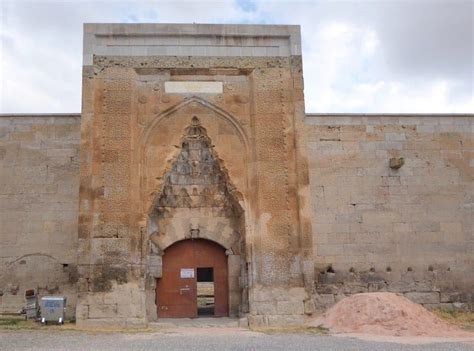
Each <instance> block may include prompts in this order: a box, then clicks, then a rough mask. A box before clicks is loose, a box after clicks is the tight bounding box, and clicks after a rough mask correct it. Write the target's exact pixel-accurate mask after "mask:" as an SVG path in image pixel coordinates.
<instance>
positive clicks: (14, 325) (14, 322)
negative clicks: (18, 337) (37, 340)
mask: <svg viewBox="0 0 474 351" xmlns="http://www.w3.org/2000/svg"><path fill="white" fill-rule="evenodd" d="M40 327H41V326H40V325H38V323H35V322H34V321H31V320H29V321H27V320H25V317H0V330H22V329H40Z"/></svg>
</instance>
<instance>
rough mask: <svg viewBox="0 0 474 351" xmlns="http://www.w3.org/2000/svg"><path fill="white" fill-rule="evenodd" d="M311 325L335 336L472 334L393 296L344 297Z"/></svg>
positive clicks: (370, 294) (397, 296)
mask: <svg viewBox="0 0 474 351" xmlns="http://www.w3.org/2000/svg"><path fill="white" fill-rule="evenodd" d="M311 325H312V326H323V327H325V328H328V329H329V330H330V331H332V332H336V333H357V334H373V335H386V336H433V337H466V336H472V334H471V333H468V332H465V331H462V330H460V329H459V328H457V327H455V326H453V325H451V324H448V323H447V322H445V321H443V320H441V319H440V318H438V317H437V316H435V315H434V314H433V313H431V312H430V311H428V310H427V309H426V308H424V307H423V306H421V305H418V304H416V303H413V302H411V301H410V300H408V299H406V298H405V297H403V296H399V295H397V294H393V293H384V292H381V293H364V294H356V295H352V296H349V297H346V298H344V299H342V300H341V301H339V302H338V303H337V304H335V305H334V306H333V307H331V308H330V309H329V310H328V311H327V312H326V313H324V314H323V315H322V316H321V317H320V318H318V319H317V320H315V321H313V322H311Z"/></svg>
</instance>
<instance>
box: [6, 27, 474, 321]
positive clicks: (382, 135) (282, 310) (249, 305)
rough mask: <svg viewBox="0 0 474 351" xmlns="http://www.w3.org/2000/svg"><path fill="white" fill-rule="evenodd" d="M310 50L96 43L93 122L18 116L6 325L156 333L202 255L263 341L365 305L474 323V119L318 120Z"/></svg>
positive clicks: (195, 38)
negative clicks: (266, 333)
mask: <svg viewBox="0 0 474 351" xmlns="http://www.w3.org/2000/svg"><path fill="white" fill-rule="evenodd" d="M300 50H301V47H300V39H299V28H298V27H297V26H220V25H95V24H92V25H86V26H85V36H84V70H83V111H82V114H81V116H79V115H55V116H54V115H51V116H19V115H16V116H15V115H5V116H0V141H1V142H0V172H1V173H0V174H1V175H2V176H1V179H2V183H1V184H0V186H1V192H0V208H1V213H0V216H1V217H0V218H1V223H2V225H1V226H0V240H1V242H2V244H1V246H0V249H1V251H0V260H1V261H0V263H1V266H0V267H1V268H0V292H1V296H0V303H1V304H0V307H1V311H3V312H5V311H15V310H18V309H20V308H21V306H22V305H23V292H24V290H25V289H27V288H35V287H36V288H39V292H40V294H42V295H45V294H53V293H54V294H56V293H57V294H65V295H66V296H67V297H68V303H69V306H70V308H69V310H68V317H73V316H74V315H75V317H76V318H77V321H78V323H80V324H83V325H84V324H86V325H104V324H106V325H110V324H120V325H126V326H142V325H145V324H146V323H147V322H148V321H152V320H155V319H156V305H155V290H154V289H155V279H156V278H159V277H160V276H161V271H162V259H161V257H162V254H163V251H164V250H166V248H167V247H168V246H170V245H172V244H173V243H175V242H177V241H179V240H182V239H186V238H193V237H199V238H205V239H209V240H213V241H215V242H217V243H219V244H220V245H221V246H223V247H224V248H225V249H226V254H227V257H228V267H229V292H230V294H229V307H230V314H231V315H232V316H247V317H248V321H249V322H250V323H251V324H253V325H279V324H299V323H302V322H303V321H304V319H305V316H306V315H309V314H312V313H314V312H317V311H320V310H322V309H324V308H326V307H328V306H330V305H331V304H333V303H334V302H335V301H337V300H338V299H340V298H342V297H343V296H346V295H349V294H353V293H357V292H366V291H394V292H398V293H403V294H405V296H407V297H408V298H410V299H412V300H413V301H416V302H419V303H423V304H424V305H426V306H428V307H433V306H441V307H445V308H469V307H470V306H471V307H472V304H473V302H474V296H473V293H472V291H474V259H473V255H472V252H473V249H474V215H473V210H474V205H473V204H474V189H473V177H474V163H473V162H474V161H473V158H474V144H473V140H474V115H438V116H435V115H433V116H428V115H353V114H348V115H322V114H319V115H306V116H305V114H304V100H303V81H302V67H301V51H300ZM80 135H81V137H79V136H80ZM79 149H80V170H79V158H78V154H79ZM79 183H80V186H79ZM78 208H79V211H78ZM76 297H77V303H76Z"/></svg>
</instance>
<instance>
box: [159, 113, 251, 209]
mask: <svg viewBox="0 0 474 351" xmlns="http://www.w3.org/2000/svg"><path fill="white" fill-rule="evenodd" d="M240 196H241V195H240V194H239V193H238V192H237V191H236V189H235V187H234V186H233V185H232V184H231V182H230V180H229V176H228V173H227V170H226V169H225V167H224V166H223V165H222V160H220V159H219V157H218V155H217V153H216V152H215V150H214V147H213V145H212V141H211V139H210V138H209V136H208V135H207V130H206V128H204V127H203V126H202V125H201V122H200V121H199V119H198V118H197V117H196V116H194V117H193V118H192V120H191V125H189V126H188V127H187V128H186V129H185V132H184V135H183V137H182V139H181V150H180V152H179V154H178V156H177V157H176V159H175V161H174V162H173V165H172V167H171V170H170V171H169V172H167V173H166V175H165V177H164V184H163V187H162V191H161V193H160V194H159V195H158V196H157V197H156V199H155V202H154V205H153V213H152V216H153V215H155V216H159V215H160V214H161V215H164V214H166V213H169V212H173V209H178V208H204V207H209V208H215V209H218V211H217V216H219V217H239V216H240V214H241V212H242V209H241V207H240V205H239V203H238V199H239V198H240Z"/></svg>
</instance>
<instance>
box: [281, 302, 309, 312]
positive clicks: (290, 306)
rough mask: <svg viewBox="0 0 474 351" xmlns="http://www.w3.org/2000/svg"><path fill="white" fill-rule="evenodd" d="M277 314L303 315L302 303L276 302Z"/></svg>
mask: <svg viewBox="0 0 474 351" xmlns="http://www.w3.org/2000/svg"><path fill="white" fill-rule="evenodd" d="M277 314H304V302H303V301H300V302H292V301H278V302H277Z"/></svg>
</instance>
